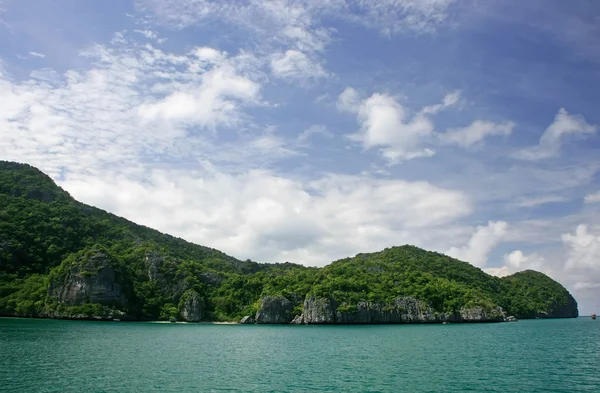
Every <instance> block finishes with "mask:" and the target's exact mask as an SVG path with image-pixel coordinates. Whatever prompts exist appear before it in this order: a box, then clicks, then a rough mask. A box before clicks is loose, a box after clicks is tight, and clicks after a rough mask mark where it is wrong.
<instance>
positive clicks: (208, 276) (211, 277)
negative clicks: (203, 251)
mask: <svg viewBox="0 0 600 393" xmlns="http://www.w3.org/2000/svg"><path fill="white" fill-rule="evenodd" d="M198 278H199V279H200V281H202V282H203V283H205V284H209V285H216V286H218V285H221V283H222V282H223V281H224V280H225V277H223V276H222V275H220V274H218V273H212V272H206V273H200V274H199V275H198Z"/></svg>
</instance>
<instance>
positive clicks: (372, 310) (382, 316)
mask: <svg viewBox="0 0 600 393" xmlns="http://www.w3.org/2000/svg"><path fill="white" fill-rule="evenodd" d="M503 320H504V312H503V311H502V309H501V308H499V307H498V308H495V309H491V310H484V309H483V308H481V307H475V308H463V309H461V310H460V311H459V312H456V313H439V312H436V311H434V310H433V309H432V308H431V307H430V306H428V305H427V304H425V303H424V302H422V301H420V300H417V299H415V298H412V297H399V298H396V299H394V301H393V303H392V304H380V303H372V302H358V303H357V304H356V305H348V304H345V303H343V304H338V303H337V302H336V301H335V300H333V299H328V298H318V297H314V296H307V297H306V300H305V301H304V309H303V312H302V315H300V316H297V317H296V318H294V320H293V322H292V323H295V324H389V323H441V322H500V321H503Z"/></svg>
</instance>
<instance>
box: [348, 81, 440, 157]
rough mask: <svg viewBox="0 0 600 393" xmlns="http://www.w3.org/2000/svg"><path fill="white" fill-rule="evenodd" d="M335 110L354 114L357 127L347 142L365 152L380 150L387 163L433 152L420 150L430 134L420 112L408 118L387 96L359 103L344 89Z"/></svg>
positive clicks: (430, 126)
mask: <svg viewBox="0 0 600 393" xmlns="http://www.w3.org/2000/svg"><path fill="white" fill-rule="evenodd" d="M337 107H338V109H340V110H343V111H348V112H354V113H356V116H357V121H358V123H359V125H360V130H359V132H358V133H355V134H351V135H350V136H349V137H350V139H352V140H354V141H357V142H360V143H361V144H362V145H363V147H364V148H365V149H372V148H380V153H381V155H382V156H383V157H385V158H386V159H387V160H389V162H390V163H398V162H401V161H404V160H410V159H414V158H418V157H431V156H433V155H434V154H435V151H434V150H433V149H431V148H428V147H424V145H425V144H426V143H427V142H428V141H429V139H430V138H431V136H432V134H433V132H434V126H433V122H432V121H431V120H430V119H429V118H428V117H427V116H426V115H425V114H424V113H423V112H422V111H421V112H419V113H417V114H416V115H413V116H410V115H409V111H408V110H407V109H406V108H404V106H402V105H401V104H400V103H398V102H397V101H396V99H395V98H394V97H392V96H390V95H387V94H381V93H375V94H373V95H372V96H371V97H369V98H366V99H364V100H362V101H361V100H360V98H359V96H358V93H357V92H356V91H355V90H354V89H352V88H346V89H345V90H344V91H343V92H342V93H341V94H340V96H339V98H338V102H337Z"/></svg>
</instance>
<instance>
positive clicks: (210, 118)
mask: <svg viewBox="0 0 600 393" xmlns="http://www.w3.org/2000/svg"><path fill="white" fill-rule="evenodd" d="M82 56H84V57H85V58H86V60H88V61H90V62H91V63H92V66H91V68H89V69H86V70H76V69H73V70H68V71H67V72H65V73H64V74H59V73H58V72H52V71H51V70H45V71H43V72H42V71H40V72H37V73H32V76H31V77H30V78H29V79H28V80H25V81H21V82H19V81H16V80H14V79H12V78H10V77H9V76H8V75H6V74H5V73H2V74H0V75H1V76H0V150H1V151H2V152H3V159H8V160H15V161H21V162H28V163H30V164H32V165H35V166H38V167H39V168H41V169H42V170H44V171H46V172H47V173H49V174H50V175H51V176H53V177H54V178H55V179H57V180H59V181H60V185H61V186H63V187H64V188H65V189H67V190H68V191H69V192H70V193H71V194H72V195H73V196H74V197H76V198H78V199H80V200H82V201H84V202H86V203H90V204H92V205H96V206H99V207H101V208H104V209H106V210H108V211H111V212H113V213H116V214H119V215H123V216H125V217H127V218H129V219H131V220H133V221H136V222H139V223H141V224H145V225H148V226H151V227H154V228H157V229H159V230H161V231H164V232H168V233H172V234H174V235H177V236H181V237H184V238H186V239H188V240H190V241H194V242H197V243H200V244H204V245H208V246H212V247H216V248H219V249H222V250H224V251H225V252H228V253H230V254H233V255H235V256H237V257H240V258H253V259H255V260H259V261H266V262H270V261H284V260H290V261H293V262H297V263H306V264H313V265H324V264H326V263H329V262H330V261H331V260H333V259H337V258H340V257H344V256H348V255H352V254H355V253H358V252H364V251H376V250H379V249H382V248H384V247H388V246H392V245H400V244H404V243H410V244H417V245H421V246H425V247H427V248H437V249H444V248H446V247H448V246H450V245H451V244H455V237H456V236H457V231H460V229H456V228H455V221H456V220H458V219H460V218H462V217H465V216H467V215H469V214H470V213H471V211H472V204H471V201H470V199H469V197H468V196H467V195H465V194H464V193H463V192H461V191H457V190H452V189H446V188H441V187H437V186H435V185H433V184H430V183H427V182H416V181H412V182H409V181H403V180H394V179H375V178H372V177H369V176H363V175H356V176H343V175H335V174H319V175H313V176H311V177H308V178H303V177H295V176H293V175H291V174H289V173H288V174H283V173H278V172H277V171H274V170H267V169H264V168H269V167H270V166H271V165H269V164H270V163H272V162H274V161H276V160H279V159H282V158H284V157H287V156H290V155H292V154H294V153H293V152H292V151H291V150H290V149H289V147H288V146H287V143H286V140H285V138H283V137H282V136H281V135H278V134H277V132H276V131H277V130H276V128H274V127H261V126H260V125H259V124H256V123H254V122H253V121H252V119H251V118H249V116H247V112H246V110H247V108H248V107H250V106H253V105H259V104H260V102H259V101H260V94H261V87H262V85H261V81H262V80H263V79H262V74H260V72H258V71H257V69H256V68H257V66H256V64H255V63H254V61H253V58H252V56H248V55H247V54H245V53H240V54H238V55H230V54H228V53H226V52H223V51H220V50H218V49H217V48H209V47H199V48H195V49H193V50H191V51H189V52H187V53H183V54H181V53H170V52H165V51H162V50H159V49H157V48H155V47H153V46H152V45H148V44H143V45H142V44H138V43H136V42H135V41H132V40H131V38H130V37H129V36H128V35H127V34H124V33H122V34H120V35H119V36H118V40H116V41H114V44H113V45H112V46H103V45H98V46H94V47H92V48H89V49H88V50H85V51H82ZM38 77H41V79H40V78H38ZM238 128H241V129H243V130H244V132H239V133H238V132H236V131H237V130H238ZM206 130H209V131H211V132H206ZM326 132H327V130H326V129H325V128H323V127H318V126H315V127H311V128H309V129H308V130H306V132H305V133H304V135H305V138H308V137H310V135H315V134H317V133H321V134H323V135H327V134H326ZM223 134H226V135H227V138H226V139H225V138H223ZM294 141H295V138H294ZM268 160H272V161H270V162H269V161H268Z"/></svg>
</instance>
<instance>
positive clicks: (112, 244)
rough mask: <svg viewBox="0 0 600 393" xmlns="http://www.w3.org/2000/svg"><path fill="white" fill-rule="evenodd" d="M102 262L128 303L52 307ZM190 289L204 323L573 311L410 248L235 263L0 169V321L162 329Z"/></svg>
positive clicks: (555, 297)
mask: <svg viewBox="0 0 600 393" xmlns="http://www.w3.org/2000/svg"><path fill="white" fill-rule="evenodd" d="M98 253H101V254H102V255H104V256H106V258H105V260H106V261H107V262H106V263H107V266H110V268H111V269H113V270H114V272H115V275H116V279H115V280H116V283H117V284H119V285H120V287H121V288H122V290H123V293H124V294H125V296H126V298H127V304H126V305H111V306H107V305H99V304H94V303H89V302H84V303H83V304H79V305H75V306H66V305H65V304H59V303H58V302H57V299H56V296H54V295H53V293H52V288H51V287H52V286H53V285H59V284H60V283H64V282H65V280H68V279H69V277H70V276H69V275H70V274H74V272H75V273H76V274H79V275H80V276H81V277H84V278H86V279H90V280H93V279H94V277H96V276H97V275H98V274H99V273H100V271H101V270H102V269H103V268H104V267H105V266H100V265H97V264H94V263H92V262H91V261H93V260H94V256H95V255H98ZM191 291H194V292H196V293H197V294H198V296H199V297H200V299H201V301H202V304H203V305H204V308H205V313H206V315H207V318H209V319H212V320H238V319H239V318H241V317H243V316H244V315H254V314H255V313H256V311H257V310H258V308H259V304H260V298H261V297H262V296H266V295H281V296H285V297H286V298H288V299H289V300H290V301H291V302H292V303H293V305H294V313H295V314H300V313H301V311H302V304H303V300H304V298H305V297H306V295H308V294H311V295H315V296H319V297H327V298H333V299H335V300H336V301H337V303H338V304H339V305H340V306H339V307H340V308H341V309H342V310H346V311H352V310H355V309H356V304H357V303H358V302H360V301H371V302H379V303H382V304H390V303H391V302H392V301H393V300H394V299H395V298H396V297H401V296H412V297H415V298H417V299H421V300H424V301H426V302H428V303H429V304H431V306H432V307H433V308H434V309H435V310H436V311H437V312H452V311H457V310H460V309H461V308H463V307H474V306H480V307H484V308H492V307H495V306H496V305H501V306H502V307H503V308H504V309H505V310H506V311H507V312H508V313H509V314H513V315H516V316H518V317H535V316H539V315H544V313H547V314H548V315H551V314H552V313H553V312H558V311H560V310H563V309H564V308H568V307H569V306H570V305H572V304H573V303H574V299H573V298H572V297H571V296H570V294H569V293H568V292H567V291H566V290H565V289H564V288H563V287H562V286H561V285H560V284H558V283H556V282H555V281H553V280H551V279H550V278H548V277H546V276H544V275H543V274H541V273H537V272H529V271H528V272H523V273H518V274H516V275H513V276H511V277H508V278H505V279H499V278H496V277H492V276H489V275H488V274H486V273H484V272H483V271H481V270H480V269H478V268H476V267H474V266H472V265H470V264H468V263H466V262H461V261H458V260H455V259H452V258H450V257H448V256H446V255H442V254H439V253H434V252H427V251H424V250H422V249H419V248H417V247H413V246H402V247H392V248H388V249H385V250H383V251H381V252H377V253H372V254H359V255H357V256H355V257H353V258H345V259H342V260H339V261H336V262H333V263H331V264H330V265H328V266H326V267H324V268H321V269H317V268H308V267H304V266H299V265H294V264H291V263H284V264H273V265H269V264H259V263H256V262H253V261H250V260H246V261H240V260H237V259H235V258H232V257H230V256H228V255H225V254H223V253H222V252H220V251H217V250H214V249H211V248H208V247H203V246H198V245H194V244H191V243H188V242H186V241H185V240H183V239H179V238H175V237H173V236H169V235H165V234H162V233H160V232H158V231H155V230H153V229H150V228H147V227H144V226H140V225H136V224H134V223H132V222H130V221H127V220H125V219H123V218H120V217H117V216H115V215H112V214H110V213H107V212H105V211H103V210H100V209H97V208H94V207H91V206H87V205H85V204H82V203H79V202H77V201H75V200H74V199H73V198H71V196H70V195H69V194H68V193H66V192H65V191H64V190H62V189H60V188H59V187H57V186H56V185H55V184H54V182H53V181H52V179H50V178H49V177H48V176H46V175H44V174H43V173H41V172H40V171H38V170H37V169H35V168H33V167H31V166H28V165H23V164H15V163H10V162H2V161H0V315H21V316H51V315H58V316H62V317H77V316H82V315H83V316H88V317H97V316H104V317H109V316H110V315H112V314H113V313H114V312H116V311H122V312H125V313H127V314H128V315H131V316H134V317H137V318H140V319H165V320H168V319H170V318H177V317H178V316H179V312H180V310H181V307H182V304H183V303H182V302H183V301H185V297H186V296H188V295H189V294H190V293H191ZM575 305H576V303H575ZM115 307H120V310H115Z"/></svg>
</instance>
